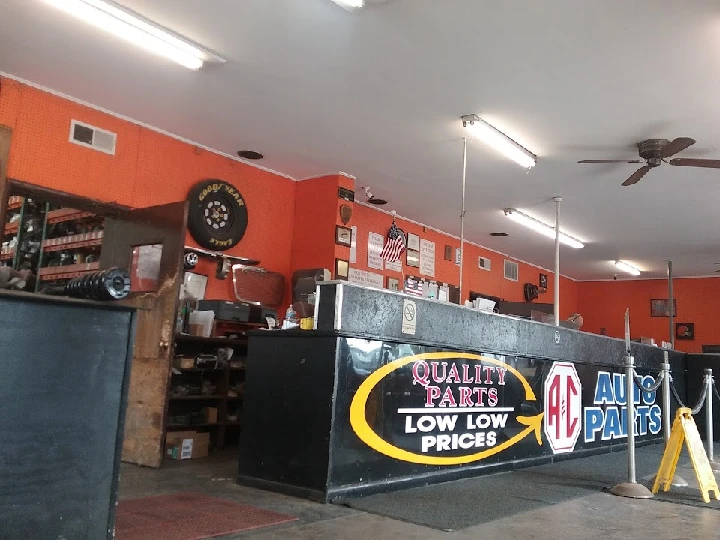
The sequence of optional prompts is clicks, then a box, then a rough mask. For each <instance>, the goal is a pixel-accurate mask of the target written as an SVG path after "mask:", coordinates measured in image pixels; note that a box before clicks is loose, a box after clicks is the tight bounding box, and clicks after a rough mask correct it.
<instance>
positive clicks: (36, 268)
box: [0, 196, 104, 292]
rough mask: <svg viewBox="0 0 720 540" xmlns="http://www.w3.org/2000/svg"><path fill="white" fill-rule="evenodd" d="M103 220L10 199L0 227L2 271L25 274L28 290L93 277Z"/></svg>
mask: <svg viewBox="0 0 720 540" xmlns="http://www.w3.org/2000/svg"><path fill="white" fill-rule="evenodd" d="M103 229H104V218H103V217H101V216H98V215H95V214H93V213H92V212H87V211H81V210H76V209H73V208H65V207H61V206H59V205H54V204H52V203H47V202H42V201H39V200H37V199H35V198H33V197H21V196H11V197H10V198H9V199H8V205H7V218H6V222H5V223H4V224H3V229H2V242H1V245H0V266H10V267H12V268H13V269H14V270H19V271H22V270H25V271H29V272H30V274H31V275H33V276H36V279H34V280H30V282H29V283H28V285H27V286H26V290H28V289H29V290H35V291H41V292H42V291H43V290H44V289H45V287H47V286H55V285H60V284H62V283H63V282H65V281H67V280H69V279H72V278H76V277H80V276H83V275H85V274H88V273H90V272H94V271H96V270H98V269H99V267H100V263H99V260H100V249H101V247H102V243H103V232H104V231H103Z"/></svg>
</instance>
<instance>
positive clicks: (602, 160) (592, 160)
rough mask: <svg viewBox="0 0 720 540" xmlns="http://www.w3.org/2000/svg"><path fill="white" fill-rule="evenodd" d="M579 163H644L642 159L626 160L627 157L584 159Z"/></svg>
mask: <svg viewBox="0 0 720 540" xmlns="http://www.w3.org/2000/svg"><path fill="white" fill-rule="evenodd" d="M578 163H642V160H640V159H633V160H630V161H628V160H626V159H583V160H582V161H578Z"/></svg>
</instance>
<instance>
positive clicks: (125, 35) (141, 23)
mask: <svg viewBox="0 0 720 540" xmlns="http://www.w3.org/2000/svg"><path fill="white" fill-rule="evenodd" d="M43 2H45V3H47V4H50V5H51V6H53V7H55V8H58V9H60V10H62V11H64V12H65V13H68V14H69V15H72V16H73V17H76V18H78V19H80V20H82V21H84V22H86V23H88V24H92V25H93V26H96V27H98V28H100V29H101V30H104V31H106V32H108V33H110V34H113V35H114V36H116V37H119V38H121V39H124V40H125V41H128V42H130V43H132V44H133V45H136V46H138V47H141V48H143V49H145V50H147V51H150V52H152V53H155V54H157V55H159V56H163V57H165V58H167V59H169V60H172V61H174V62H177V63H178V64H180V65H182V66H185V67H186V68H188V69H193V70H198V69H200V68H201V67H203V64H204V62H206V61H212V62H218V63H223V62H224V60H223V59H222V58H219V57H218V56H216V55H214V54H213V53H210V52H209V51H205V50H202V49H200V48H199V47H197V46H195V45H193V44H192V43H190V42H188V41H185V40H182V39H180V38H178V37H176V36H174V35H172V34H170V33H169V32H167V31H165V30H163V29H161V28H160V27H158V26H155V25H153V24H150V23H149V22H147V21H145V20H143V19H142V18H140V17H138V16H136V15H134V14H132V13H129V12H128V11H125V10H123V9H120V8H118V7H116V6H115V5H114V4H113V3H112V2H107V1H105V0H43Z"/></svg>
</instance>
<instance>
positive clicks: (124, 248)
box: [100, 202, 187, 467]
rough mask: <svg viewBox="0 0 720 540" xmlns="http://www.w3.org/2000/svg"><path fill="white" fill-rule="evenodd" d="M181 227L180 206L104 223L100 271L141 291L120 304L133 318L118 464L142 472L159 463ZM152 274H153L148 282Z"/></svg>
mask: <svg viewBox="0 0 720 540" xmlns="http://www.w3.org/2000/svg"><path fill="white" fill-rule="evenodd" d="M186 223H187V203H186V202H179V203H171V204H166V205H162V206H153V207H149V208H142V209H138V210H131V211H129V212H124V213H122V214H121V215H120V216H119V217H117V218H107V219H106V220H105V237H104V240H103V247H102V252H101V254H100V268H110V267H113V266H118V267H120V268H128V269H130V270H131V273H135V275H134V276H133V286H135V285H136V283H139V284H140V287H141V289H142V290H141V291H138V290H135V291H134V292H132V291H131V293H130V296H129V297H128V298H127V299H126V300H124V301H123V302H124V303H127V304H130V305H133V306H135V307H136V308H138V315H137V327H136V328H137V329H136V335H135V346H134V351H133V360H132V367H131V374H130V390H129V395H128V407H127V413H126V416H125V437H124V440H123V455H122V459H123V461H126V462H129V463H136V464H138V465H144V466H147V467H159V466H160V464H161V462H162V455H163V446H164V444H163V443H164V441H163V438H164V425H165V412H166V406H165V405H166V401H167V392H168V381H169V376H170V369H171V364H172V358H171V355H172V349H173V340H174V334H175V320H176V312H177V307H178V296H179V292H180V285H181V284H182V280H183V266H182V259H183V254H184V245H185V230H186ZM158 246H161V248H159V247H158ZM160 249H161V251H159V250H160ZM148 252H152V253H154V254H155V258H154V259H152V258H149V259H148V260H150V262H153V264H154V266H153V264H146V263H145V262H144V261H143V260H141V259H140V258H139V257H142V256H144V255H143V254H146V253H148ZM151 259H152V260H151ZM158 259H159V263H158ZM158 264H159V266H158ZM141 268H142V271H141ZM153 268H154V270H155V271H156V274H155V275H154V276H153V275H150V276H149V277H148V271H149V272H150V273H152V271H153ZM148 269H149V270H148ZM136 277H139V278H140V279H139V280H136V279H135V278H136Z"/></svg>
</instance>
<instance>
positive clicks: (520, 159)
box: [462, 114, 537, 169]
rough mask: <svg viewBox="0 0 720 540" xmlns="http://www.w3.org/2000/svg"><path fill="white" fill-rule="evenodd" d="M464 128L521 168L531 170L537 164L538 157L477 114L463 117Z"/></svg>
mask: <svg viewBox="0 0 720 540" xmlns="http://www.w3.org/2000/svg"><path fill="white" fill-rule="evenodd" d="M462 122H463V126H464V127H465V129H466V130H467V132H468V133H469V134H470V135H472V136H473V137H477V138H478V139H480V140H481V141H483V142H484V143H485V144H487V145H488V146H490V147H491V148H493V149H494V150H496V151H497V152H500V153H501V154H502V155H504V156H505V157H507V158H509V159H512V160H513V161H514V162H515V163H517V164H518V165H520V166H521V167H525V168H526V169H529V168H531V167H534V166H535V164H536V163H537V156H536V155H535V154H533V153H532V152H530V151H529V150H527V149H525V148H523V147H522V146H520V145H519V144H518V143H516V142H515V141H513V140H512V139H511V138H510V137H508V136H507V135H505V134H504V133H503V132H502V131H500V130H499V129H497V128H495V127H493V126H491V125H490V124H488V123H487V122H486V121H485V120H483V119H481V118H480V117H479V116H477V115H475V114H470V115H467V116H463V117H462Z"/></svg>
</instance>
